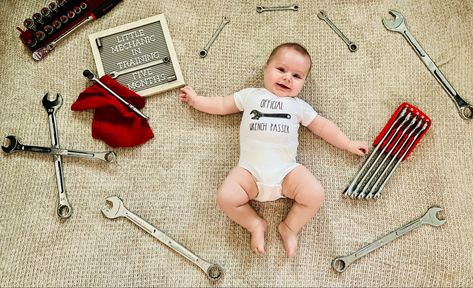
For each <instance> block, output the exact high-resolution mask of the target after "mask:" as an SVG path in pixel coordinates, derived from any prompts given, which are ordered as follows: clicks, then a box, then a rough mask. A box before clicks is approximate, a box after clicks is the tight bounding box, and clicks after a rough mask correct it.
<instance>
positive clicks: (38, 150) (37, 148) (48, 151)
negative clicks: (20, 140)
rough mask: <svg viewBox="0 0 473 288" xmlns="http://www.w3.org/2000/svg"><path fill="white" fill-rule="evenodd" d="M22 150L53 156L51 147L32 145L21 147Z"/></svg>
mask: <svg viewBox="0 0 473 288" xmlns="http://www.w3.org/2000/svg"><path fill="white" fill-rule="evenodd" d="M21 150H23V151H27V152H35V153H46V154H51V152H52V149H51V148H49V147H41V146H31V145H21Z"/></svg>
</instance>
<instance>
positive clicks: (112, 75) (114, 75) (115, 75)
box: [108, 57, 169, 79]
mask: <svg viewBox="0 0 473 288" xmlns="http://www.w3.org/2000/svg"><path fill="white" fill-rule="evenodd" d="M168 62H169V57H164V58H163V59H159V60H156V61H151V62H148V63H145V64H143V65H138V66H135V67H132V68H129V69H124V70H121V71H113V72H110V73H109V74H108V75H109V76H110V78H112V79H117V78H118V77H120V76H121V75H125V74H129V73H133V72H136V71H138V70H144V69H146V68H150V67H153V66H156V65H159V64H163V63H168Z"/></svg>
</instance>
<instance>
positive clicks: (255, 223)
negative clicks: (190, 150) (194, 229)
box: [179, 43, 368, 258]
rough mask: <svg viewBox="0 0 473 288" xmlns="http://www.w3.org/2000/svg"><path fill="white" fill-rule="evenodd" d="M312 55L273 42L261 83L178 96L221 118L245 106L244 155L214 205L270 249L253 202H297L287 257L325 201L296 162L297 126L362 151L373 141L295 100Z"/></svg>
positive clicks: (284, 229) (255, 245)
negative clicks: (357, 137) (355, 136)
mask: <svg viewBox="0 0 473 288" xmlns="http://www.w3.org/2000/svg"><path fill="white" fill-rule="evenodd" d="M311 66H312V60H311V57H310V55H309V53H308V52H307V50H306V49H305V48H304V47H302V46H301V45H299V44H297V43H284V44H281V45H279V46H278V47H276V48H275V49H274V50H273V51H272V52H271V55H270V56H269V58H268V60H267V62H266V65H265V66H264V71H263V76H264V77H263V78H264V88H247V89H243V90H241V91H239V92H236V93H235V94H234V95H230V96H224V97H205V96H198V95H197V93H196V92H195V91H194V90H193V89H192V88H191V87H189V86H187V87H184V88H181V93H180V95H179V96H180V99H181V101H183V102H185V103H187V104H188V105H190V106H192V107H194V108H195V109H197V110H199V111H202V112H205V113H209V114H217V115H227V114H232V113H238V112H241V111H243V116H242V120H241V125H240V160H239V162H238V165H237V166H236V167H234V168H233V169H232V170H231V171H230V172H229V174H228V176H227V178H226V179H225V181H224V182H223V184H222V185H221V187H220V188H219V190H218V192H217V204H218V206H219V207H220V209H221V210H222V211H223V212H224V213H225V214H226V215H227V216H228V217H230V219H232V220H233V221H235V222H236V223H238V224H240V225H241V226H242V227H243V228H245V229H246V230H248V231H249V232H250V233H251V244H250V247H251V250H252V251H254V252H255V253H256V254H258V255H261V254H263V253H264V252H265V248H264V243H265V241H264V233H265V230H266V226H267V224H266V221H265V220H264V219H263V218H261V217H260V216H259V215H258V214H257V213H256V211H255V210H254V209H253V208H252V207H251V206H250V204H249V201H250V200H255V201H261V202H264V201H274V200H277V199H279V198H290V199H293V205H292V207H291V209H290V211H289V213H288V214H287V216H286V219H284V221H282V222H281V223H280V224H279V226H278V230H279V234H280V235H281V238H282V241H283V245H284V249H285V250H286V253H287V255H288V257H290V258H291V257H293V256H295V254H296V248H297V238H298V237H297V235H298V233H299V231H300V230H301V229H302V227H303V226H304V225H305V224H306V223H307V222H308V221H309V220H310V219H311V218H312V217H314V215H315V214H316V213H317V211H318V210H319V208H320V206H321V205H322V203H323V201H324V190H323V188H322V186H321V184H320V183H319V181H318V180H317V179H316V178H315V177H314V175H312V173H311V172H310V171H309V170H308V169H307V168H306V167H304V166H303V165H301V164H299V163H297V162H296V154H297V146H298V144H299V142H298V130H299V123H300V124H302V125H304V126H306V127H307V128H308V129H309V130H310V131H311V132H312V133H313V134H315V135H317V136H319V137H321V138H322V139H324V140H325V141H327V142H328V143H330V144H332V145H334V146H335V147H338V148H340V149H345V150H347V151H349V152H351V153H354V154H357V155H360V156H363V155H365V154H366V153H367V152H368V145H367V144H365V143H363V142H358V141H351V140H350V139H348V137H347V136H345V134H343V132H342V131H341V130H340V129H339V128H338V127H337V126H336V125H335V124H334V123H333V122H331V121H329V120H327V119H326V118H324V117H322V116H320V115H318V114H317V112H316V111H315V110H314V109H313V108H312V107H311V106H310V105H309V104H307V103H306V102H305V101H304V100H301V99H300V98H298V97H297V96H298V94H299V92H300V91H301V90H302V87H303V86H304V83H305V81H306V79H307V75H308V74H309V72H310V69H311Z"/></svg>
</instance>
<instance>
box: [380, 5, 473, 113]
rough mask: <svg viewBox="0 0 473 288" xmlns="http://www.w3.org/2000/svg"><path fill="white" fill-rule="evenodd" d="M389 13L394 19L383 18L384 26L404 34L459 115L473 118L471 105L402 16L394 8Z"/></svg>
mask: <svg viewBox="0 0 473 288" xmlns="http://www.w3.org/2000/svg"><path fill="white" fill-rule="evenodd" d="M389 14H391V15H392V16H394V19H393V20H391V19H383V24H384V27H386V29H388V30H390V31H394V32H399V33H401V34H402V36H404V38H405V39H406V40H407V42H408V43H409V45H411V47H412V48H413V49H414V51H415V52H416V54H417V56H419V58H420V59H421V60H422V62H424V64H425V66H426V67H427V68H428V69H429V71H430V73H432V75H433V76H434V78H435V79H436V80H437V81H438V82H439V83H440V86H442V88H443V89H444V90H445V92H447V94H448V96H450V99H452V101H453V103H455V106H456V107H457V110H458V113H459V114H460V116H461V117H462V118H463V119H465V120H471V119H473V106H472V105H470V104H468V103H467V102H466V101H465V100H463V99H462V98H461V97H460V95H458V93H457V91H455V89H453V87H452V85H451V84H450V83H449V82H448V80H447V78H445V76H444V75H443V74H442V72H441V71H440V69H439V68H438V67H437V65H435V63H434V61H432V59H431V58H430V57H429V55H427V53H426V52H425V50H424V49H423V48H422V46H420V44H419V42H417V40H416V39H415V38H414V36H412V34H411V32H409V29H407V26H406V20H405V18H404V16H403V15H402V14H401V13H399V12H397V11H395V10H390V11H389Z"/></svg>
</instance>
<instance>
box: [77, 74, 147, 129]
mask: <svg viewBox="0 0 473 288" xmlns="http://www.w3.org/2000/svg"><path fill="white" fill-rule="evenodd" d="M82 74H83V75H84V77H86V78H87V79H89V80H91V81H95V83H97V84H99V85H100V86H101V87H102V88H103V89H105V90H107V91H108V92H109V93H110V94H112V95H113V96H115V98H117V99H118V101H120V102H122V103H123V104H125V106H127V107H128V108H129V109H130V110H131V111H133V112H135V114H136V115H138V116H140V117H142V118H143V119H145V120H149V117H148V116H146V115H145V114H143V113H142V112H141V111H140V110H139V109H138V108H136V107H135V106H133V105H132V104H130V103H128V102H127V101H126V100H125V99H123V98H122V97H121V96H119V95H118V94H117V93H115V92H113V90H112V89H110V88H108V86H107V85H105V84H103V83H102V81H100V80H99V79H97V78H96V77H95V75H94V73H92V72H91V71H90V70H84V72H83V73H82Z"/></svg>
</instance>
